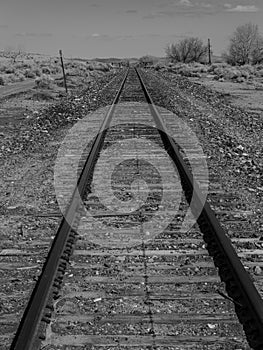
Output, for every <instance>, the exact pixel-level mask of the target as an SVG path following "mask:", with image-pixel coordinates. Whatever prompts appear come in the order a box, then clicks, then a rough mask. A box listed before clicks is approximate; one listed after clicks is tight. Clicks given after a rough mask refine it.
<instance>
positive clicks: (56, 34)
mask: <svg viewBox="0 0 263 350" xmlns="http://www.w3.org/2000/svg"><path fill="white" fill-rule="evenodd" d="M248 22H251V23H254V24H257V25H258V27H259V30H260V32H261V33H262V34H263V1H262V0H223V1H219V0H0V50H5V49H22V50H24V51H26V52H32V53H43V54H49V55H54V56H56V55H57V53H58V50H59V49H62V50H63V54H64V55H65V56H66V57H83V58H95V57H121V58H122V57H141V56H143V55H147V54H150V55H154V56H164V55H165V47H166V46H167V44H171V43H175V42H177V41H178V40H181V39H183V38H185V37H189V36H194V37H200V38H201V39H203V40H204V42H207V39H208V38H210V39H211V44H212V50H213V53H214V54H216V55H220V54H221V53H222V52H223V51H224V50H225V49H226V48H227V46H228V42H229V37H230V35H231V34H232V33H233V31H234V30H235V28H236V27H237V26H239V25H242V24H245V23H248Z"/></svg>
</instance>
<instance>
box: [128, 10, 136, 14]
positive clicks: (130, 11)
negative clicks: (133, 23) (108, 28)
mask: <svg viewBox="0 0 263 350" xmlns="http://www.w3.org/2000/svg"><path fill="white" fill-rule="evenodd" d="M125 13H138V11H137V10H126V11H125Z"/></svg>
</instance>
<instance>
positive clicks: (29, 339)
mask: <svg viewBox="0 0 263 350" xmlns="http://www.w3.org/2000/svg"><path fill="white" fill-rule="evenodd" d="M128 73H129V69H127V71H126V73H125V77H124V79H123V80H122V83H121V86H120V88H119V90H118V92H117V94H116V96H115V98H114V101H113V103H112V104H111V106H110V108H109V110H108V112H107V114H106V116H105V118H104V121H103V123H102V126H101V128H100V131H99V132H98V135H97V137H96V138H95V140H94V142H93V145H92V148H91V151H90V153H89V156H88V158H87V160H86V162H85V165H84V167H83V170H82V172H81V174H80V177H79V179H78V182H77V186H76V188H75V190H74V192H73V195H72V197H71V201H70V203H69V205H68V208H67V211H66V213H65V215H64V217H63V219H62V221H61V223H60V226H59V228H58V231H57V234H56V236H55V238H54V240H53V243H52V246H51V248H50V251H49V253H48V256H47V259H46V262H45V264H44V266H43V269H42V273H41V275H40V276H39V278H38V281H37V283H36V285H35V287H34V290H33V292H32V294H31V297H30V300H29V303H28V305H27V307H26V309H25V311H24V314H23V317H22V319H21V322H20V324H19V327H18V329H17V332H16V334H15V337H14V339H13V342H12V344H11V347H10V350H31V349H32V346H33V343H34V340H35V337H36V335H37V331H38V325H39V323H40V321H41V318H42V315H43V311H44V308H45V306H46V303H47V300H48V297H49V294H50V291H51V289H52V286H53V283H54V279H55V275H56V272H57V268H58V265H59V262H60V258H61V256H62V254H63V251H64V249H65V246H66V243H67V240H68V238H69V235H70V233H71V232H72V224H73V221H74V219H75V216H76V213H77V209H78V207H79V204H80V203H79V201H80V197H81V196H83V194H84V192H85V190H86V187H87V183H88V181H89V178H90V176H91V173H92V167H93V165H94V162H96V160H97V157H98V155H99V152H100V150H101V147H102V145H103V141H104V137H105V133H106V131H107V128H108V127H109V125H110V122H111V119H112V116H113V113H114V110H115V107H116V104H117V103H118V101H119V97H120V95H121V92H122V90H123V87H124V85H125V82H126V80H127V77H128ZM73 231H74V230H73Z"/></svg>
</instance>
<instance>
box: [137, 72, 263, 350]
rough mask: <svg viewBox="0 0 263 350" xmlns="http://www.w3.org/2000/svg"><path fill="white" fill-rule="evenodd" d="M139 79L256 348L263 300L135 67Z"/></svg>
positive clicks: (262, 333) (261, 338) (261, 339)
mask: <svg viewBox="0 0 263 350" xmlns="http://www.w3.org/2000/svg"><path fill="white" fill-rule="evenodd" d="M135 70H136V72H137V75H138V78H139V80H140V83H141V86H142V89H143V91H144V93H145V97H146V99H147V102H148V104H149V108H150V110H151V112H152V115H153V117H154V119H155V122H156V125H157V128H158V130H159V132H160V134H161V137H162V139H163V142H164V143H165V144H166V145H168V148H169V154H170V156H171V158H172V159H173V161H174V162H175V164H176V166H177V169H178V171H179V173H180V174H181V178H183V179H184V181H185V182H186V185H187V187H188V188H189V189H190V191H191V194H192V196H191V197H192V199H194V200H193V201H192V202H191V209H192V212H193V214H194V213H195V208H198V207H200V206H202V207H203V210H202V212H201V214H200V217H202V218H203V219H204V220H205V221H206V223H207V224H208V227H209V234H212V235H213V238H214V239H215V241H216V243H217V246H218V247H219V249H220V251H221V253H222V254H223V256H224V258H225V261H226V262H227V263H228V266H229V268H230V270H231V272H232V275H233V278H234V280H235V282H236V285H237V286H238V288H239V290H240V292H241V293H242V297H243V300H245V303H246V306H247V308H248V310H249V312H250V313H251V315H252V317H253V322H254V324H253V326H254V327H256V329H257V333H258V336H257V346H259V349H262V348H263V300H262V298H261V296H260V294H259V293H258V291H257V289H256V287H255V286H254V284H253V281H252V280H251V277H250V276H249V274H248V273H247V271H246V270H245V268H244V266H243V264H242V263H241V261H240V259H239V257H238V255H237V253H236V251H235V249H234V247H233V246H232V243H231V240H230V239H229V238H228V237H227V236H226V234H225V232H224V229H223V228H222V226H221V224H220V222H219V221H218V219H217V218H216V216H215V214H214V212H213V210H212V209H211V207H210V205H209V203H208V202H207V201H206V200H204V198H203V195H202V192H201V190H200V188H199V186H198V184H197V182H196V181H195V179H194V178H193V175H192V173H191V171H190V169H189V167H188V166H187V165H186V163H185V161H184V159H183V157H182V156H181V154H180V151H179V147H178V145H177V144H176V143H175V141H174V140H173V138H172V137H171V136H169V134H168V131H167V129H166V126H165V124H164V123H163V121H162V118H161V116H160V114H159V112H158V110H157V108H156V106H155V105H154V103H153V100H152V98H151V97H150V94H149V92H148V89H147V87H146V85H145V83H144V81H143V79H142V76H141V74H140V72H139V71H138V70H137V69H136V68H135Z"/></svg>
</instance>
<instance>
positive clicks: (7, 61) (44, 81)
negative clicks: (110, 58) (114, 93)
mask: <svg viewBox="0 0 263 350" xmlns="http://www.w3.org/2000/svg"><path fill="white" fill-rule="evenodd" d="M64 65H65V72H66V76H67V80H68V83H69V86H73V85H74V86H76V85H78V83H77V82H76V79H79V81H80V83H81V84H82V83H84V81H85V80H86V81H89V80H91V79H94V78H96V77H97V76H98V75H100V73H103V74H104V73H105V72H108V71H109V70H111V69H114V67H112V65H111V64H109V63H102V62H95V61H88V60H87V61H85V60H72V59H64ZM97 73H98V74H97ZM47 77H51V78H53V79H54V81H52V84H53V83H54V84H56V83H57V82H58V86H59V85H61V79H57V78H58V77H60V78H62V68H61V63H60V59H59V58H58V57H48V56H44V55H42V56H41V55H31V54H24V55H21V56H19V57H18V58H17V60H16V62H13V60H12V58H11V56H10V57H8V55H6V54H5V53H1V52H0V85H8V84H12V83H16V82H20V81H23V80H25V79H35V82H36V86H37V87H41V86H42V85H43V86H44V87H45V88H50V86H51V85H52V84H51V80H49V79H48V78H47Z"/></svg>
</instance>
